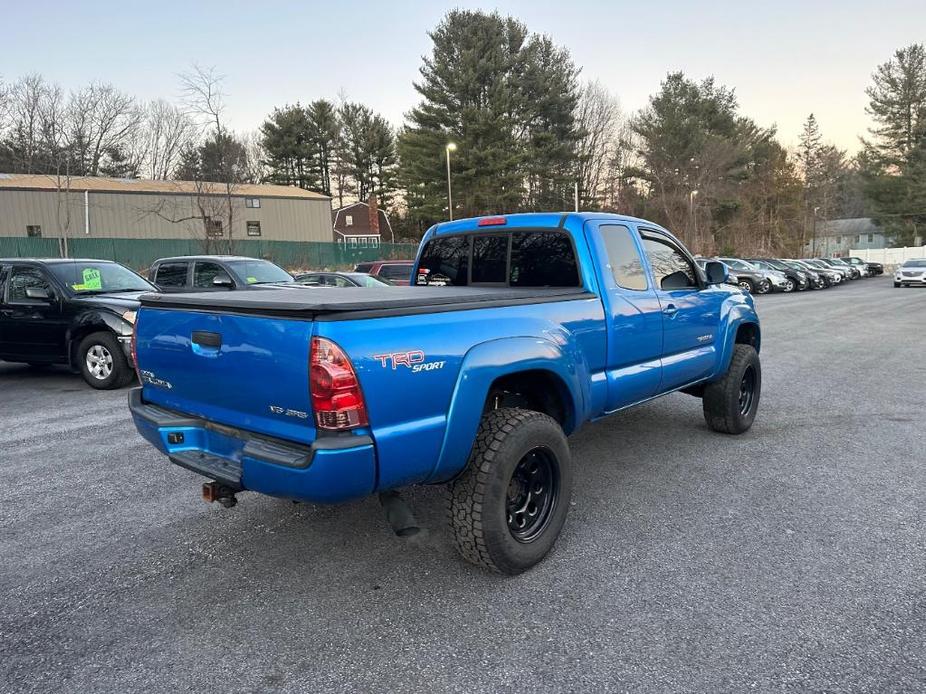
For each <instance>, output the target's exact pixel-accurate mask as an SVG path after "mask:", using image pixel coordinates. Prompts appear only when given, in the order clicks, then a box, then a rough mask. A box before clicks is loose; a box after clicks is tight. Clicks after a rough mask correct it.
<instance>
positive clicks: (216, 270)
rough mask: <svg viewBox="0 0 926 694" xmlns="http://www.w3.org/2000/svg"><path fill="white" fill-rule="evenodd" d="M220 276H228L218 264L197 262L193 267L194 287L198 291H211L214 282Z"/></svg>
mask: <svg viewBox="0 0 926 694" xmlns="http://www.w3.org/2000/svg"><path fill="white" fill-rule="evenodd" d="M219 275H228V273H227V272H225V270H224V269H223V268H222V266H221V265H219V264H218V263H209V262H205V263H204V262H197V263H196V265H194V266H193V286H194V287H196V288H198V289H211V288H212V280H214V279H215V278H216V277H218V276H219Z"/></svg>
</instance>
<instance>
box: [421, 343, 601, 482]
mask: <svg viewBox="0 0 926 694" xmlns="http://www.w3.org/2000/svg"><path fill="white" fill-rule="evenodd" d="M534 370H539V371H547V372H549V373H551V374H552V375H553V376H554V377H556V378H558V379H559V381H560V382H561V383H562V385H563V386H564V388H565V394H566V395H568V397H567V398H566V400H568V402H566V403H565V423H564V427H563V429H564V431H565V433H566V434H569V433H571V432H572V431H573V430H574V429H575V428H576V426H577V425H578V424H579V423H581V422H582V421H583V419H584V418H585V415H584V411H585V409H586V408H587V407H588V403H589V401H590V398H589V392H588V390H589V388H588V384H589V383H590V382H591V377H590V374H589V369H588V366H587V364H586V363H585V360H584V358H582V357H581V353H580V352H579V351H578V350H577V349H576V348H575V346H574V345H573V344H571V343H569V342H567V341H565V340H564V341H563V343H562V344H559V340H557V342H554V341H552V340H548V339H543V338H536V337H511V338H502V339H499V340H492V341H489V342H483V343H481V344H479V345H476V346H475V347H473V348H472V349H470V350H469V352H467V354H466V356H465V357H464V358H463V363H462V365H461V367H460V374H459V376H458V378H457V382H456V385H455V387H454V390H453V395H452V396H451V401H450V407H449V410H448V414H447V426H446V429H445V431H444V441H443V444H442V445H441V451H440V455H439V456H438V460H437V464H436V465H435V467H434V469H433V470H432V471H431V475H430V476H429V478H428V480H427V481H428V482H443V481H446V480H449V479H452V478H453V477H455V476H456V475H457V474H459V472H460V471H461V470H463V468H464V467H465V466H466V461H467V460H468V459H469V453H470V450H471V449H472V447H473V442H474V441H475V439H476V432H477V431H478V429H479V423H480V421H481V419H482V414H483V407H484V405H485V402H486V398H487V397H488V395H489V388H490V387H491V385H492V383H493V382H494V381H495V380H496V379H498V378H500V377H503V376H509V375H512V374H517V373H521V372H524V371H534Z"/></svg>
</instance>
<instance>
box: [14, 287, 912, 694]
mask: <svg viewBox="0 0 926 694" xmlns="http://www.w3.org/2000/svg"><path fill="white" fill-rule="evenodd" d="M757 302H758V304H759V312H760V316H761V318H762V320H763V331H764V335H763V350H762V359H763V367H764V383H763V393H762V401H761V405H760V411H759V416H758V418H757V419H756V423H755V426H754V427H753V429H752V430H751V431H750V432H748V433H747V434H745V435H743V436H741V437H736V438H733V437H725V436H722V435H719V434H714V433H711V432H710V431H708V429H707V428H706V426H705V424H704V421H703V419H702V416H701V405H700V401H698V400H696V399H694V398H692V397H690V396H686V395H672V396H669V397H667V398H663V399H661V400H658V401H656V402H654V403H652V404H649V405H646V406H643V407H641V408H638V409H635V410H632V411H630V412H627V413H625V414H623V415H619V416H617V417H615V418H611V419H610V420H607V421H604V422H601V423H598V424H594V425H590V426H587V427H586V428H584V429H583V430H581V431H580V432H579V433H578V434H576V435H575V436H574V437H573V439H572V440H571V445H572V450H573V455H574V459H575V461H576V463H577V475H576V490H575V493H574V495H573V500H574V502H575V505H574V507H573V508H572V512H571V516H570V519H569V520H568V522H567V525H566V528H565V530H564V533H563V535H562V536H561V538H560V540H559V543H558V545H557V547H556V548H555V550H554V552H553V553H552V554H551V556H550V557H548V559H547V560H546V561H544V562H543V563H542V564H540V565H539V566H538V567H536V568H535V569H534V570H532V571H530V572H528V573H527V574H525V575H522V576H520V577H517V578H502V577H498V576H494V575H488V574H485V573H483V572H481V571H479V570H477V569H475V568H473V567H471V566H469V565H467V564H465V563H463V562H462V560H460V559H458V558H457V556H456V554H455V552H454V549H453V546H452V542H451V538H450V536H449V533H448V532H447V530H446V529H445V527H444V519H443V492H442V490H441V489H439V488H423V489H417V490H414V491H412V492H411V493H410V494H409V495H408V496H409V499H410V501H411V502H412V504H413V505H414V508H415V510H416V513H417V514H418V516H419V519H420V520H422V521H423V524H424V525H425V526H426V527H427V528H428V530H427V531H426V532H425V533H424V534H422V535H419V536H418V537H416V538H413V539H411V540H403V539H400V538H396V537H395V536H393V535H392V533H391V532H390V531H389V529H388V527H387V525H386V523H385V521H384V520H383V513H382V510H381V509H380V507H379V504H378V503H377V501H376V500H375V499H369V500H366V501H364V502H360V503H355V504H350V505H346V506H337V507H321V506H312V505H294V504H292V503H290V502H288V501H282V500H275V499H271V498H266V497H259V496H255V495H247V494H244V495H242V496H241V497H240V499H241V502H240V503H239V505H238V506H237V507H236V508H234V509H231V510H224V509H222V508H220V507H219V506H218V505H211V506H210V505H207V504H205V503H203V502H202V501H201V500H200V498H199V487H200V483H201V478H199V477H197V476H196V475H194V474H193V473H190V472H187V471H185V470H183V469H180V468H178V467H175V466H172V465H170V464H169V463H168V462H167V461H166V459H164V458H162V457H160V456H159V455H158V454H156V453H155V452H154V451H153V450H152V449H151V448H150V447H149V446H148V445H147V444H146V443H145V442H143V441H142V439H141V438H140V437H138V436H137V435H136V434H135V430H134V428H133V426H132V424H131V421H130V418H129V416H128V413H127V410H126V407H125V397H126V395H125V391H120V392H107V393H101V392H95V391H92V390H90V389H89V388H87V387H86V386H85V385H84V384H83V382H82V381H81V380H80V378H79V377H77V376H72V375H70V374H68V373H66V372H64V371H50V372H41V371H32V370H29V369H27V368H25V367H20V366H18V365H11V364H0V421H2V424H3V426H2V427H0V601H2V606H0V607H2V609H0V691H3V692H7V691H17V692H18V691H73V692H91V691H92V692H97V691H107V692H126V691H136V690H138V691H147V692H175V691H203V690H211V691H234V692H237V691H294V692H295V691H311V692H321V691H444V690H447V691H461V692H476V691H495V692H497V691H512V692H514V691H519V692H520V691H624V690H628V691H659V692H665V691H673V692H680V691H700V692H705V691H710V692H718V691H737V692H739V691H744V690H757V691H767V690H775V691H782V690H783V691H829V692H833V691H866V692H874V691H922V690H923V688H924V687H926V451H924V440H926V437H924V433H923V432H924V431H926V410H924V408H923V402H924V400H926V359H924V355H926V348H924V344H926V341H924V338H926V290H917V289H893V288H892V287H891V282H890V279H889V278H878V279H871V280H863V281H858V282H853V283H852V284H851V285H849V286H846V287H837V288H834V289H831V290H826V291H823V292H815V293H813V294H811V295H805V294H800V295H797V294H792V295H773V296H765V297H759V298H758V300H757Z"/></svg>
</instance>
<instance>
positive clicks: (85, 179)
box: [0, 173, 331, 200]
mask: <svg viewBox="0 0 926 694" xmlns="http://www.w3.org/2000/svg"><path fill="white" fill-rule="evenodd" d="M66 183H67V184H68V185H69V188H70V190H71V191H76V192H83V191H85V190H89V191H90V192H91V193H93V192H96V193H160V194H162V195H192V194H196V193H199V192H202V190H203V188H202V186H208V187H209V188H208V191H209V192H210V193H213V192H214V193H215V194H217V195H218V194H223V195H224V192H225V184H224V183H197V182H195V181H151V180H147V179H141V178H139V179H135V178H105V177H103V176H71V179H70V181H69V182H66V181H65V179H64V178H63V177H62V182H61V187H63V186H64V185H65V184H66ZM58 189H59V182H58V179H57V177H55V176H51V175H47V174H6V173H0V190H50V191H54V190H58ZM232 195H233V196H235V197H247V198H297V199H300V200H330V199H331V198H329V197H328V196H327V195H322V194H321V193H315V192H313V191H311V190H304V189H302V188H295V187H290V186H274V185H269V184H265V183H259V184H258V183H237V184H235V185H234V187H233V188H232Z"/></svg>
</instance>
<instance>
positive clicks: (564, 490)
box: [448, 407, 572, 575]
mask: <svg viewBox="0 0 926 694" xmlns="http://www.w3.org/2000/svg"><path fill="white" fill-rule="evenodd" d="M535 449H540V450H542V451H543V453H544V455H545V456H549V457H551V458H552V459H553V461H555V466H556V468H557V474H558V491H557V492H556V494H555V496H554V498H553V504H552V508H551V509H550V511H549V513H548V514H547V520H546V523H545V525H543V526H542V529H541V530H540V531H539V534H538V535H537V536H536V537H534V538H533V539H531V540H530V541H527V542H524V541H520V540H518V539H516V538H515V535H514V533H513V532H512V531H511V530H510V528H509V525H508V514H507V508H506V504H507V500H508V494H509V485H510V484H511V481H512V476H513V474H514V472H515V469H516V468H517V467H518V465H519V463H520V462H521V461H522V459H524V458H525V456H527V455H528V454H529V453H531V452H532V451H534V450H535ZM571 493H572V460H571V456H570V453H569V445H568V443H567V442H566V436H565V434H563V430H562V429H561V428H560V426H559V424H557V423H556V421H555V420H554V419H553V418H552V417H549V416H548V415H545V414H543V413H541V412H534V411H532V410H524V409H520V408H512V407H506V408H501V409H498V410H493V411H492V412H489V413H487V414H486V415H484V416H483V418H482V423H481V424H480V426H479V431H478V433H477V434H476V441H475V443H474V444H473V450H472V452H471V453H470V456H469V461H468V463H467V467H466V470H465V471H464V472H463V474H462V475H460V477H458V478H457V479H456V480H454V481H453V482H451V483H450V485H449V494H448V497H449V498H448V517H449V521H450V527H451V530H452V531H453V534H454V538H455V540H456V545H457V549H458V550H459V552H460V554H461V555H462V556H463V558H464V559H466V560H467V561H469V562H471V563H473V564H475V565H477V566H481V567H483V568H486V569H488V570H490V571H494V572H496V573H501V574H508V575H516V574H519V573H522V572H523V571H526V570H527V569H529V568H531V567H532V566H534V565H535V564H536V563H537V562H539V561H540V560H541V559H543V558H544V557H545V556H546V554H547V553H548V552H549V551H550V548H552V547H553V544H554V542H555V541H556V538H557V536H558V535H559V533H560V530H561V529H562V527H563V524H564V523H565V521H566V514H567V513H568V511H569V499H570V497H571Z"/></svg>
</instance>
